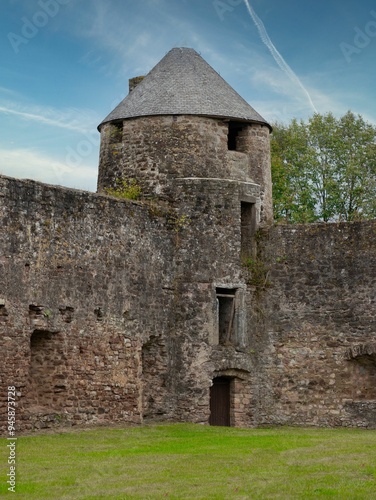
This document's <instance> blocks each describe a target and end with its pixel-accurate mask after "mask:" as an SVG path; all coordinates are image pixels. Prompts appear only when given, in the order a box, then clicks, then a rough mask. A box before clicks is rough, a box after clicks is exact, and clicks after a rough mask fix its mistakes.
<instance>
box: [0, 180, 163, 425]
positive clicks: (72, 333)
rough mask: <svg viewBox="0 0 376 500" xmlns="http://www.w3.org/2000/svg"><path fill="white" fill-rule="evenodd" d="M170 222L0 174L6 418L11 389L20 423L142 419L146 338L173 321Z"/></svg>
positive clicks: (0, 374) (0, 333)
mask: <svg viewBox="0 0 376 500" xmlns="http://www.w3.org/2000/svg"><path fill="white" fill-rule="evenodd" d="M166 218H167V215H166V214H164V213H163V210H161V209H160V210H159V211H158V214H155V213H154V215H153V214H151V209H150V207H143V206H141V205H140V204H137V203H133V202H128V201H120V200H116V199H113V198H110V197H106V196H99V195H96V194H93V193H87V192H81V191H76V190H72V189H65V188H60V187H53V186H48V185H43V184H40V183H36V182H33V181H19V180H15V179H10V178H6V177H0V220H1V222H0V227H1V229H2V231H1V233H0V248H1V254H0V351H1V353H2V355H1V357H2V359H1V370H0V381H1V395H0V398H1V409H0V411H1V416H2V418H5V409H6V406H5V402H4V401H5V400H4V398H5V395H6V387H7V386H11V385H14V386H16V387H17V391H18V403H19V406H18V407H17V429H31V428H39V427H44V426H52V425H60V424H61V423H63V424H68V425H70V424H74V423H85V422H116V421H125V422H140V421H141V418H142V392H143V366H142V345H143V343H146V342H147V341H148V339H149V337H151V336H153V335H161V334H166V331H165V330H166V329H167V328H169V327H171V325H170V323H169V320H168V317H169V312H170V307H171V303H172V296H171V293H170V288H171V286H172V285H171V280H172V274H171V269H170V267H169V266H170V265H171V262H172V260H173V259H172V255H171V252H172V249H173V245H171V235H170V233H169V231H166V229H165V221H166ZM145 369H146V371H147V368H145ZM161 393H163V389H161ZM2 428H5V427H4V426H2Z"/></svg>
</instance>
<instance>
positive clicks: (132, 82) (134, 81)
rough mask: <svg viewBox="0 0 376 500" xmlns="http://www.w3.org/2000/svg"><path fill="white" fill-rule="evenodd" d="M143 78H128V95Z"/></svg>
mask: <svg viewBox="0 0 376 500" xmlns="http://www.w3.org/2000/svg"><path fill="white" fill-rule="evenodd" d="M144 78H145V77H144V76H135V77H133V78H130V79H129V81H128V84H129V93H131V92H132V90H133V89H134V88H135V87H137V85H138V84H139V83H140V82H142V80H143V79H144Z"/></svg>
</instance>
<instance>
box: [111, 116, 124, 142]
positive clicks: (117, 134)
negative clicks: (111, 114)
mask: <svg viewBox="0 0 376 500" xmlns="http://www.w3.org/2000/svg"><path fill="white" fill-rule="evenodd" d="M110 134H111V135H110V143H111V144H117V143H118V142H122V140H123V122H122V121H121V122H114V123H112V124H111V129H110Z"/></svg>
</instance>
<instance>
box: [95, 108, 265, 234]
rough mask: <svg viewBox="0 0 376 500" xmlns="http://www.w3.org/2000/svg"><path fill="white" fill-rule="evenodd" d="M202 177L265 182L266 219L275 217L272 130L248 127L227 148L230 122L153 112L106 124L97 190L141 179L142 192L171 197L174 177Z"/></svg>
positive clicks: (257, 182) (262, 186) (263, 208)
mask: <svg viewBox="0 0 376 500" xmlns="http://www.w3.org/2000/svg"><path fill="white" fill-rule="evenodd" d="M187 177H203V178H214V179H218V178H221V179H231V180H235V181H242V182H251V183H256V184H259V185H260V186H261V201H262V203H261V222H262V223H263V224H264V223H270V222H271V221H272V217H273V216H272V201H271V178H270V153H269V128H268V127H266V126H265V127H262V126H261V125H250V124H247V125H245V126H244V128H243V130H242V131H241V132H240V133H239V138H238V150H237V151H232V150H229V149H228V122H226V121H224V120H218V119H214V118H206V117H201V116H150V117H140V118H137V119H132V120H124V121H123V122H122V123H117V124H114V123H107V124H104V125H102V127H101V153H100V162H99V177H98V191H99V192H101V191H103V190H105V189H106V188H108V187H114V186H116V182H117V180H118V179H123V178H126V179H136V180H137V182H138V183H139V184H140V185H141V186H142V189H143V193H144V194H145V195H149V196H151V197H155V196H158V197H159V198H164V199H167V200H170V199H171V196H172V193H171V190H170V187H171V184H170V181H171V179H176V178H187Z"/></svg>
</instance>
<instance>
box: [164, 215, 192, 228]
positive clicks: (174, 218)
mask: <svg viewBox="0 0 376 500" xmlns="http://www.w3.org/2000/svg"><path fill="white" fill-rule="evenodd" d="M167 222H168V224H170V226H172V227H173V228H174V231H175V232H176V233H180V231H182V230H183V229H185V228H186V227H188V226H189V224H190V223H191V220H190V218H189V216H188V215H184V214H183V215H178V214H176V213H175V212H170V214H169V218H168V221H167Z"/></svg>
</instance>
